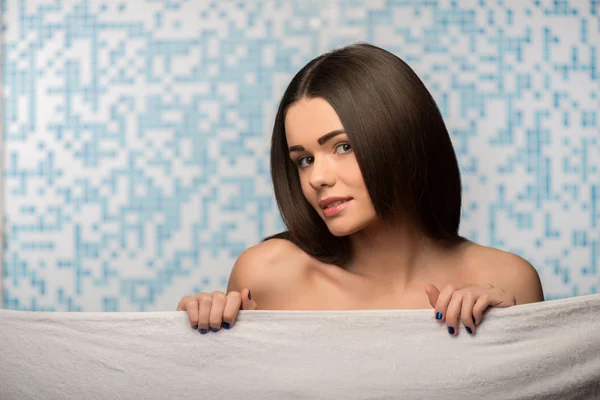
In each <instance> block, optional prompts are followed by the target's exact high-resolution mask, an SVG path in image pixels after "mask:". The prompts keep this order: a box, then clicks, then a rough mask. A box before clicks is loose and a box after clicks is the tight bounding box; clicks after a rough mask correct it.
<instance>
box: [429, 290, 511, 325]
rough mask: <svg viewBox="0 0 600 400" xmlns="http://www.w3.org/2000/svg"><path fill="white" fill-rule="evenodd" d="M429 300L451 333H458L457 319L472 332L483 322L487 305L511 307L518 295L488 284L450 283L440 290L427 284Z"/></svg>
mask: <svg viewBox="0 0 600 400" xmlns="http://www.w3.org/2000/svg"><path fill="white" fill-rule="evenodd" d="M425 292H426V293H427V296H429V303H430V304H431V306H432V307H433V308H434V309H435V318H436V319H437V320H439V321H446V325H447V326H448V333H449V334H451V335H453V336H455V335H457V334H458V319H459V318H460V320H461V321H462V323H463V324H464V325H465V327H466V329H467V332H468V333H469V334H474V333H475V327H476V326H477V325H479V324H480V323H481V318H482V316H483V312H484V311H485V309H486V308H488V307H501V308H503V307H510V306H514V305H516V303H517V301H516V299H515V296H513V295H511V294H508V293H506V292H505V291H504V290H502V289H500V288H495V287H493V286H492V285H490V284H489V283H487V284H485V285H447V286H445V287H444V289H442V291H441V292H440V291H439V290H438V288H437V287H435V286H434V285H431V284H428V285H425Z"/></svg>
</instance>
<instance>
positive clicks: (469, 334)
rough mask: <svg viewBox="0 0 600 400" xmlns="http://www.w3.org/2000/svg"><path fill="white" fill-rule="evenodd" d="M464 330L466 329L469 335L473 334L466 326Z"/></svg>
mask: <svg viewBox="0 0 600 400" xmlns="http://www.w3.org/2000/svg"><path fill="white" fill-rule="evenodd" d="M465 328H467V332H468V333H469V335H472V334H473V331H472V330H471V328H469V327H468V326H466V327H465Z"/></svg>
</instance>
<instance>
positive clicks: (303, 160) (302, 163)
mask: <svg viewBox="0 0 600 400" xmlns="http://www.w3.org/2000/svg"><path fill="white" fill-rule="evenodd" d="M312 162H313V158H312V157H300V158H299V159H297V160H296V165H298V166H299V167H300V168H306V167H307V166H308V165H307V163H309V164H310V163H312Z"/></svg>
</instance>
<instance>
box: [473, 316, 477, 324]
mask: <svg viewBox="0 0 600 400" xmlns="http://www.w3.org/2000/svg"><path fill="white" fill-rule="evenodd" d="M473 323H474V324H476V323H477V322H475V316H473Z"/></svg>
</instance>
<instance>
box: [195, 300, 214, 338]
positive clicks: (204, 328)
mask: <svg viewBox="0 0 600 400" xmlns="http://www.w3.org/2000/svg"><path fill="white" fill-rule="evenodd" d="M196 299H197V300H198V329H199V330H200V333H201V334H203V335H204V334H206V333H207V332H208V329H209V326H210V325H209V318H210V310H211V309H212V303H213V298H212V296H211V295H210V294H208V293H199V294H197V295H196Z"/></svg>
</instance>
